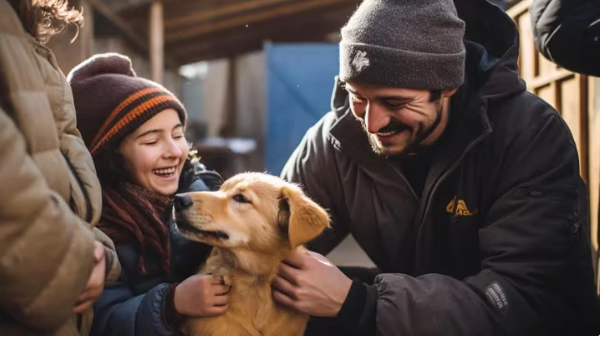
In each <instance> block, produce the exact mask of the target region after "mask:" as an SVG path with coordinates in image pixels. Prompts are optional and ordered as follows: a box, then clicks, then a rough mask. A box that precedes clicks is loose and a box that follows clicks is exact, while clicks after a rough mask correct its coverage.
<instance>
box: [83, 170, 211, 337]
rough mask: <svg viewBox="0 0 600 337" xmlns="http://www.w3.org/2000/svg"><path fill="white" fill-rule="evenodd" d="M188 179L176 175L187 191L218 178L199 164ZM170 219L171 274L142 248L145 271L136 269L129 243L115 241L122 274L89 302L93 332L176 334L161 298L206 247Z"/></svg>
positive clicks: (200, 260) (205, 252)
mask: <svg viewBox="0 0 600 337" xmlns="http://www.w3.org/2000/svg"><path fill="white" fill-rule="evenodd" d="M184 172H187V173H186V174H187V177H186V175H185V174H184V176H183V177H182V179H181V182H180V186H189V187H188V188H184V189H180V192H187V191H208V190H216V189H218V187H219V185H220V184H221V182H222V180H221V177H220V176H219V175H218V174H216V173H214V172H210V171H206V170H205V169H204V168H203V166H202V165H200V164H198V165H196V166H195V167H194V168H191V167H188V169H187V170H185V169H184ZM167 222H168V223H169V233H170V235H171V276H169V277H166V276H164V275H163V274H162V273H161V271H160V263H159V258H158V254H157V253H155V252H153V251H147V252H146V256H145V267H146V274H144V275H140V274H139V273H138V271H137V270H138V268H137V267H138V266H137V264H138V258H139V254H138V253H137V251H136V249H135V247H134V245H133V244H121V245H116V249H117V254H118V256H119V261H120V262H121V266H122V272H121V276H120V278H119V282H118V283H117V284H116V285H114V286H111V287H108V288H106V289H105V290H104V292H103V293H102V295H101V296H100V298H99V299H98V301H97V302H96V303H95V304H94V312H95V317H94V323H93V325H92V331H91V334H92V335H104V336H106V335H120V336H137V335H145V336H171V335H177V334H178V332H177V331H176V330H175V329H174V327H172V326H169V324H167V321H166V318H165V314H164V310H163V308H164V307H165V298H166V295H167V293H168V290H169V287H170V286H171V284H172V283H175V282H181V281H183V280H185V279H186V278H187V277H189V276H191V275H193V274H195V273H196V272H197V271H198V268H199V267H200V266H201V264H202V263H203V262H204V261H205V260H206V258H207V257H208V254H209V253H210V250H211V247H210V246H208V245H205V244H202V243H197V242H191V241H188V240H187V239H185V238H184V237H183V236H181V234H179V232H177V230H176V229H175V223H174V221H173V220H172V219H169V220H167Z"/></svg>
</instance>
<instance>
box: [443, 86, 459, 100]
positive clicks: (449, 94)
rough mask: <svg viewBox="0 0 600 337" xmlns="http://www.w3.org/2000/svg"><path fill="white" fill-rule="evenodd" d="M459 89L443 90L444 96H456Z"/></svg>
mask: <svg viewBox="0 0 600 337" xmlns="http://www.w3.org/2000/svg"><path fill="white" fill-rule="evenodd" d="M457 91H458V88H454V89H446V90H442V97H443V98H450V97H452V96H454V94H456V92H457Z"/></svg>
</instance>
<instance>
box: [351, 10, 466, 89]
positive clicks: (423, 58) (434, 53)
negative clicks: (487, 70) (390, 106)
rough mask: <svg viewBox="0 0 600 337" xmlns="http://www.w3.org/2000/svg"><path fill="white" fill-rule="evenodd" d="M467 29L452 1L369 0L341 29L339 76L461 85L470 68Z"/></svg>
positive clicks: (395, 83)
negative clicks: (467, 62)
mask: <svg viewBox="0 0 600 337" xmlns="http://www.w3.org/2000/svg"><path fill="white" fill-rule="evenodd" d="M464 33H465V23H464V22H463V21H462V20H461V19H459V18H458V15H457V13H456V8H455V6H454V2H453V0H364V1H363V2H362V4H361V5H360V6H359V7H358V9H357V10H356V12H355V13H354V14H353V15H352V17H351V18H350V20H349V21H348V23H347V24H346V26H345V27H344V28H342V40H341V42H340V79H341V80H342V81H344V82H347V81H358V82H364V83H372V84H378V85H386V86H392V87H397V88H410V89H429V90H436V89H439V90H441V89H452V88H458V87H460V86H461V85H462V83H463V81H464V72H465V71H464V69H465V58H466V51H465V46H464V42H463V38H464Z"/></svg>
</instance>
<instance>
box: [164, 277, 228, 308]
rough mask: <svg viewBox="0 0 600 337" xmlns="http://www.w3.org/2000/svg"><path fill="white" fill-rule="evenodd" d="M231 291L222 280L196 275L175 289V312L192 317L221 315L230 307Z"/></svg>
mask: <svg viewBox="0 0 600 337" xmlns="http://www.w3.org/2000/svg"><path fill="white" fill-rule="evenodd" d="M229 290H230V287H229V286H227V285H225V284H224V282H223V279H222V278H218V277H214V276H212V275H194V276H192V277H189V278H188V279H186V280H185V281H183V282H181V283H180V284H179V285H178V286H177V288H175V295H174V302H175V310H176V311H177V313H179V314H181V315H185V316H192V317H210V316H218V315H221V314H223V313H225V311H227V308H228V307H229V304H228V303H229Z"/></svg>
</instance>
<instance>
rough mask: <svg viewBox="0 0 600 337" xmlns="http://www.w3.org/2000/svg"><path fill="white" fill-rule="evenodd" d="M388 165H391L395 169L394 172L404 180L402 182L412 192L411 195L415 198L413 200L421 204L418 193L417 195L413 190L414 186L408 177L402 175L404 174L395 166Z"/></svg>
mask: <svg viewBox="0 0 600 337" xmlns="http://www.w3.org/2000/svg"><path fill="white" fill-rule="evenodd" d="M388 165H391V166H392V169H394V171H395V172H396V173H398V175H399V176H400V178H402V182H404V184H405V185H406V186H407V187H408V190H409V191H410V193H411V195H412V196H413V198H414V199H415V201H416V202H420V200H419V197H417V193H415V190H414V189H413V188H412V185H411V184H410V183H409V182H408V179H406V177H405V176H404V175H403V174H402V172H400V170H398V169H397V168H396V167H395V166H394V165H393V164H390V163H388Z"/></svg>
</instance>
